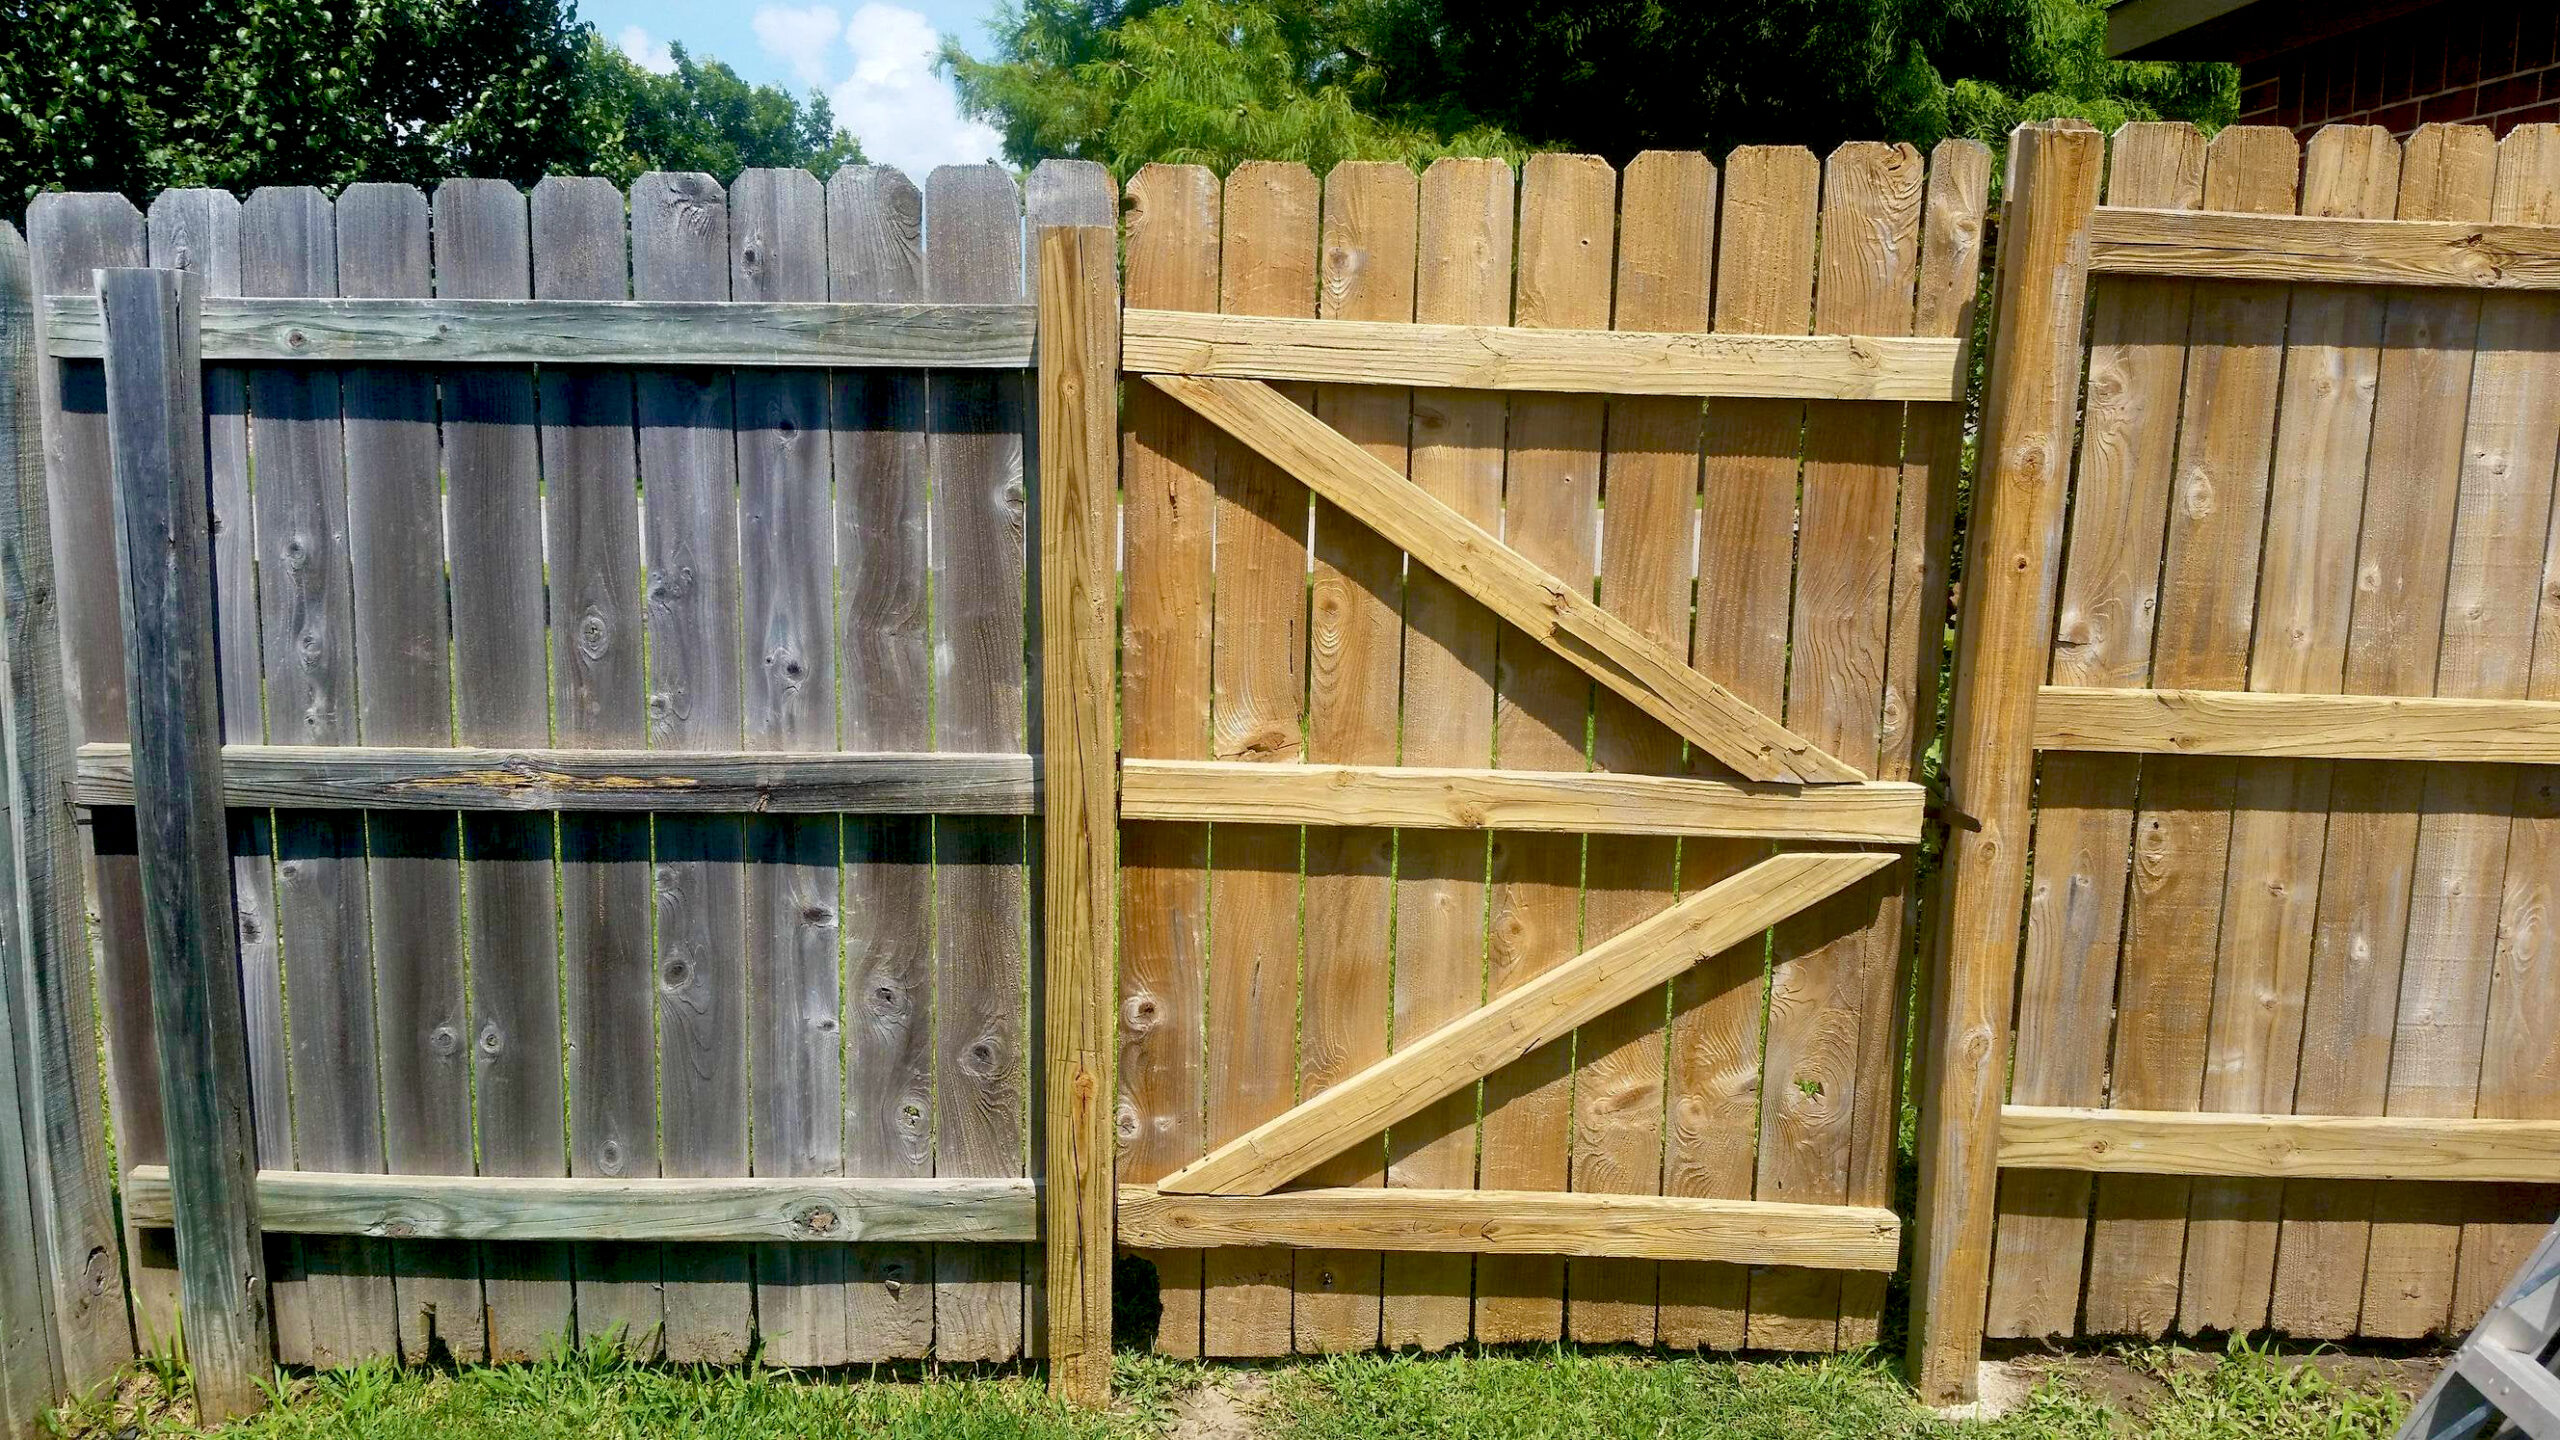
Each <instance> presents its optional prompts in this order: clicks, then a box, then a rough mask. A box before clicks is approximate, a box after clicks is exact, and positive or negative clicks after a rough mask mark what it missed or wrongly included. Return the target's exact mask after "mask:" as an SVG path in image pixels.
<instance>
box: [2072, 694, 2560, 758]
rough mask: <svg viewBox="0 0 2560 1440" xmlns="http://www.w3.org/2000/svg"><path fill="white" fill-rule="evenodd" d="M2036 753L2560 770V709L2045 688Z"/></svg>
mask: <svg viewBox="0 0 2560 1440" xmlns="http://www.w3.org/2000/svg"><path fill="white" fill-rule="evenodd" d="M2036 746H2037V748H2039V749H2044V750H2083V751H2104V752H2114V753H2117V754H2127V755H2255V756H2264V757H2274V756H2296V757H2303V758H2314V759H2331V760H2424V761H2435V762H2441V763H2459V762H2466V761H2468V762H2477V763H2483V764H2497V763H2507V764H2518V765H2560V700H2476V699H2467V698H2463V697H2460V696H2450V695H2441V696H2440V695H2409V696H2401V695H2286V694H2274V693H2269V692H2265V691H2249V690H2105V689H2087V688H2081V687H2076V686H2068V685H2048V686H2046V687H2044V689H2043V690H2042V691H2040V692H2039V693H2038V695H2037V699H2036Z"/></svg>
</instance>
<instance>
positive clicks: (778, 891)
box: [658, 170, 846, 1365]
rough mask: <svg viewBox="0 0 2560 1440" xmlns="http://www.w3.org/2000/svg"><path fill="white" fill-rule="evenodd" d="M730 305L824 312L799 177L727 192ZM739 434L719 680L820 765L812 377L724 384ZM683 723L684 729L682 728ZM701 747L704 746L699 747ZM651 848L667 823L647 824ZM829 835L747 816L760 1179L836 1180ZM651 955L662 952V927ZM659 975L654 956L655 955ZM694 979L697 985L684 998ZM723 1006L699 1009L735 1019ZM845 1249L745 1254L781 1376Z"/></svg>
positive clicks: (830, 597) (818, 513) (799, 1351)
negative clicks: (734, 606) (732, 632)
mask: <svg viewBox="0 0 2560 1440" xmlns="http://www.w3.org/2000/svg"><path fill="white" fill-rule="evenodd" d="M725 230H726V238H727V242H728V244H727V248H728V254H727V256H726V257H724V258H725V263H726V266H727V272H728V273H727V279H728V286H727V289H726V291H725V293H726V294H727V295H728V296H729V297H730V298H731V299H732V300H733V301H743V302H748V303H758V304H766V303H782V302H809V301H819V300H824V299H826V298H827V293H828V279H827V263H828V262H827V247H828V239H827V192H826V189H825V187H823V186H821V185H820V184H819V183H818V180H817V177H816V176H814V175H811V174H809V173H808V172H807V171H805V170H748V171H745V172H743V173H742V174H740V175H739V176H738V178H737V180H736V181H735V182H734V183H733V184H731V185H730V187H729V217H728V224H727V226H726V227H725ZM730 383H731V385H732V386H733V387H734V388H733V396H734V398H733V404H734V406H735V422H736V426H737V442H736V449H737V472H738V493H737V500H736V508H735V524H736V529H735V532H734V533H735V535H736V537H737V540H736V544H737V555H738V559H737V571H738V576H739V582H740V587H741V588H740V593H739V610H738V619H739V624H738V631H737V633H738V636H739V638H740V640H742V641H743V644H742V645H739V646H733V647H732V648H731V652H730V653H731V656H732V658H731V659H730V662H729V663H730V666H731V667H732V673H733V674H736V675H738V676H739V677H740V681H741V683H742V686H743V694H742V695H741V697H740V704H741V708H742V712H743V713H742V717H741V718H742V720H743V723H744V725H745V727H746V743H747V746H748V748H749V749H751V750H756V751H801V750H824V749H828V748H830V747H831V746H833V745H834V744H835V743H836V711H837V708H838V694H837V684H836V677H837V669H838V667H837V663H836V634H835V616H834V608H835V583H836V556H835V553H834V545H833V543H832V541H833V537H834V535H835V530H836V513H835V499H836V495H835V484H834V481H835V475H834V454H833V451H834V445H833V442H832V440H831V439H830V435H829V432H830V430H831V428H832V427H831V425H830V423H829V400H828V386H827V376H826V375H825V374H824V373H823V372H821V371H817V370H740V371H738V372H737V373H736V374H735V375H734V376H733V377H732V379H731V382H730ZM697 718H698V717H697ZM702 738H703V739H705V740H708V739H710V738H711V737H710V736H709V735H707V734H706V735H704V736H703V737H702ZM658 823H659V831H658V835H659V840H658V843H659V846H660V849H661V851H662V852H663V851H664V848H665V846H666V843H667V840H666V836H667V822H666V821H665V820H663V819H662V820H660V821H659V822H658ZM842 838H843V837H842V833H841V822H839V821H838V820H837V818H836V817H835V816H833V815H792V816H775V815H770V814H757V815H750V816H748V817H747V820H746V824H745V834H744V837H743V839H744V844H745V852H746V862H747V863H746V865H745V867H744V868H745V871H746V875H745V886H744V896H743V898H744V902H745V907H746V909H745V918H744V926H745V928H744V934H743V936H742V937H741V938H742V940H743V942H744V946H745V952H746V964H745V966H744V969H743V973H741V974H739V975H738V976H737V977H736V978H737V979H738V980H739V981H740V982H742V983H743V984H744V985H745V987H746V988H745V996H746V999H745V1004H744V1007H743V1008H744V1011H745V1023H744V1025H743V1026H742V1027H741V1031H742V1033H741V1034H740V1036H739V1037H738V1038H740V1039H741V1040H743V1041H744V1042H745V1043H744V1045H743V1047H742V1048H743V1049H744V1050H745V1051H746V1057H745V1066H746V1075H744V1076H740V1077H739V1080H740V1082H741V1083H740V1085H739V1089H740V1090H741V1091H742V1092H743V1091H745V1090H746V1088H747V1087H746V1085H745V1083H743V1082H745V1080H746V1079H747V1077H748V1076H752V1077H753V1087H754V1088H753V1091H752V1093H750V1094H748V1095H747V1096H746V1112H747V1113H746V1114H745V1115H743V1116H741V1117H740V1120H741V1121H743V1122H745V1123H744V1124H741V1125H740V1126H739V1127H738V1128H739V1130H740V1132H741V1133H740V1134H739V1136H738V1141H739V1143H738V1146H737V1148H736V1150H734V1151H732V1152H730V1154H729V1155H728V1156H724V1157H722V1158H724V1159H727V1158H733V1159H734V1162H735V1163H736V1164H737V1165H738V1166H740V1168H739V1169H730V1170H728V1171H725V1172H719V1171H709V1170H706V1171H705V1173H710V1174H717V1173H727V1174H738V1173H741V1170H742V1169H743V1167H744V1164H745V1162H747V1160H748V1159H749V1156H748V1154H747V1147H746V1146H745V1144H744V1143H743V1142H744V1139H745V1136H744V1133H743V1131H744V1130H745V1129H746V1126H747V1125H752V1127H753V1133H754V1137H755V1144H754V1154H753V1169H754V1173H755V1174H757V1175H759V1176H780V1177H788V1178H802V1177H808V1176H829V1175H842V1174H843V1173H844V1124H845V1106H844V1073H843V1064H844V1055H843V1051H844V1023H843V1019H842V1016H843V1001H844V997H843V993H842V988H841V985H840V983H839V967H840V965H841V963H842V957H841V951H842V949H843V938H844V937H843V925H842V914H841V907H842V894H841V890H842V883H841V880H840V878H839V862H840V860H841V852H840V848H839V847H840V846H841V844H842ZM659 944H660V947H661V949H662V950H663V948H664V946H665V944H666V939H665V934H664V930H663V928H662V929H661V932H660V937H659ZM661 960H662V963H663V955H662V956H661ZM700 978H701V975H700V972H697V975H696V980H697V983H699V980H700ZM737 996H738V992H737V991H735V990H732V991H730V992H728V994H727V995H725V996H722V997H718V998H716V999H715V1000H714V1001H713V1003H715V1004H728V1005H735V1004H738V1003H739V1002H738V999H737ZM844 1273H845V1271H844V1257H843V1252H841V1251H835V1252H808V1251H802V1250H799V1249H795V1248H786V1247H766V1248H764V1249H761V1250H759V1251H757V1252H756V1255H755V1277H756V1287H755V1314H754V1325H755V1328H756V1329H757V1330H758V1332H759V1333H760V1334H761V1336H762V1340H763V1347H764V1353H765V1355H766V1356H767V1357H769V1358H770V1359H772V1360H773V1361H775V1362H776V1363H778V1364H783V1365H825V1364H833V1363H841V1361H842V1358H843V1355H844V1351H845V1335H844V1319H843V1316H844V1314H845V1298H846V1297H845V1293H844Z"/></svg>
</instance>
